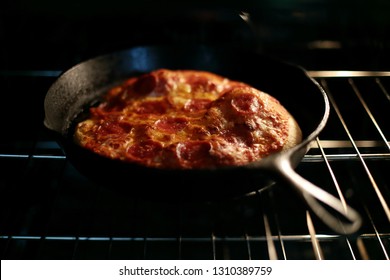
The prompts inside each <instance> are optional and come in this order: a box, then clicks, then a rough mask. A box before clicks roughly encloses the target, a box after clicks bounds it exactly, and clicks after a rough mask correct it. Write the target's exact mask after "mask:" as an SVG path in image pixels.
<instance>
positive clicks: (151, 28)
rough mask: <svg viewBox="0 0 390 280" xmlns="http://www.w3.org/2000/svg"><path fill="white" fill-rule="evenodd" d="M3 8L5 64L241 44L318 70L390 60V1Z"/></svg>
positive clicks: (1, 61)
mask: <svg viewBox="0 0 390 280" xmlns="http://www.w3.org/2000/svg"><path fill="white" fill-rule="evenodd" d="M2 6H3V7H2V9H0V40H1V42H2V44H1V46H0V66H1V67H0V68H2V69H13V68H14V69H20V67H21V66H22V67H25V68H30V69H37V68H42V69H57V70H62V69H65V68H68V67H70V66H72V65H74V64H75V63H77V62H79V61H81V60H84V59H86V58H89V57H93V56H96V55H99V54H102V53H106V52H111V51H113V50H118V49H124V48H129V47H132V46H134V45H145V44H183V45H185V44H221V45H226V44H229V45H232V44H235V45H243V46H249V47H253V48H256V49H258V50H259V51H260V52H263V53H266V54H270V55H273V56H277V57H280V58H283V59H286V60H289V61H292V62H295V63H299V64H300V65H302V66H304V67H305V68H308V69H317V70H318V69H343V70H344V69H349V70H354V69H355V70H358V69H371V70H383V69H386V67H387V66H388V65H389V61H390V60H389V55H388V53H389V47H390V42H389V41H390V38H389V35H388V34H390V16H388V11H390V2H389V1H385V0H374V1H363V0H358V1H352V0H346V1H336V0H332V1H328V0H299V1H282V0H278V1H271V0H266V1H254V0H251V1H221V0H218V1H211V2H210V1H184V2H183V1H123V0H113V1H93V0H84V1H76V0H69V1H62V0H61V1H46V0H36V1H27V0H15V1H11V0H7V1H6V2H5V5H2ZM241 12H246V13H249V15H250V21H249V22H248V21H244V20H243V19H242V18H241V17H240V13H241Z"/></svg>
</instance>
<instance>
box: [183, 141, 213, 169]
mask: <svg viewBox="0 0 390 280" xmlns="http://www.w3.org/2000/svg"><path fill="white" fill-rule="evenodd" d="M210 150H211V144H210V143H209V142H208V141H187V142H183V143H179V144H178V145H177V148H176V154H177V157H178V158H179V159H180V160H183V161H187V162H191V163H192V164H194V162H199V161H202V160H203V161H204V160H207V159H208V158H209V157H210Z"/></svg>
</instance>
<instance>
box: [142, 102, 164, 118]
mask: <svg viewBox="0 0 390 280" xmlns="http://www.w3.org/2000/svg"><path fill="white" fill-rule="evenodd" d="M167 109H168V104H167V102H165V101H164V100H155V101H145V102H142V103H140V104H139V105H138V106H137V107H136V108H135V112H136V113H137V114H155V115H162V114H165V112H166V111H167Z"/></svg>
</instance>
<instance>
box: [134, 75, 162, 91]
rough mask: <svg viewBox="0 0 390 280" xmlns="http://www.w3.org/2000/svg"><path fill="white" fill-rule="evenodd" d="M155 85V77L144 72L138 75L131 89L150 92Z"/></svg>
mask: <svg viewBox="0 0 390 280" xmlns="http://www.w3.org/2000/svg"><path fill="white" fill-rule="evenodd" d="M156 85H157V79H156V77H155V76H154V75H152V74H146V75H143V76H141V77H139V78H138V79H137V80H136V82H135V83H134V84H133V89H134V91H135V92H136V93H139V94H148V93H151V92H152V91H153V90H154V89H155V87H156Z"/></svg>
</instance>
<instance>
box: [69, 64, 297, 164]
mask: <svg viewBox="0 0 390 280" xmlns="http://www.w3.org/2000/svg"><path fill="white" fill-rule="evenodd" d="M291 131H292V132H293V137H292V138H291V137H290V134H291ZM300 137H301V134H300V130H299V127H298V126H297V124H296V123H295V121H294V120H293V118H292V117H291V115H289V113H288V112H287V111H286V110H285V109H284V108H283V107H282V106H281V105H280V104H279V102H278V101H277V100H276V99H274V98H273V97H271V96H269V95H268V94H266V93H264V92H261V91H259V90H257V89H254V88H252V87H250V86H249V85H246V84H244V83H241V82H236V81H231V80H228V79H226V78H224V77H221V76H218V75H215V74H213V73H209V72H204V71H192V70H176V71H171V70H167V69H159V70H156V71H153V72H151V73H147V74H145V75H142V76H140V77H133V78H130V79H128V80H126V81H125V82H124V83H123V84H122V85H119V86H116V87H114V88H112V89H111V90H109V91H108V92H107V95H106V96H105V97H104V101H103V102H102V103H101V104H100V105H99V106H98V107H95V108H91V109H90V118H89V119H87V120H85V121H83V122H81V123H79V124H78V125H77V127H76V131H75V134H74V139H75V142H76V143H77V144H79V145H80V146H82V147H84V148H86V149H89V150H91V151H93V152H95V153H98V154H100V155H102V156H105V157H109V158H113V159H119V160H123V161H125V162H134V163H137V164H141V165H145V166H150V167H157V168H184V169H189V168H210V167H218V166H231V165H243V164H246V163H249V162H252V161H255V160H259V159H261V158H263V157H265V156H267V155H269V154H270V153H273V152H277V151H280V150H282V149H283V148H284V146H288V147H291V146H294V145H295V144H297V143H299V141H301V138H300ZM289 139H294V140H293V142H291V141H290V140H289Z"/></svg>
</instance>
